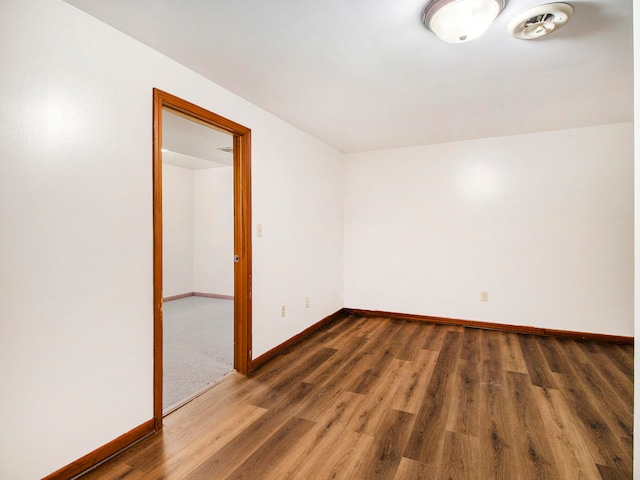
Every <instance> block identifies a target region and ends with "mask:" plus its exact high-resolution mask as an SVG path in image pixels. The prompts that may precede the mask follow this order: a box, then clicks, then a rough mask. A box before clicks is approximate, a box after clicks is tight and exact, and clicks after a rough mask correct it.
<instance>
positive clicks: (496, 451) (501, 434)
mask: <svg viewBox="0 0 640 480" xmlns="http://www.w3.org/2000/svg"><path fill="white" fill-rule="evenodd" d="M501 335H502V334H501V333H499V332H495V331H491V330H485V331H483V332H482V342H481V346H480V358H481V359H482V365H481V373H480V375H481V379H482V380H481V385H482V388H481V390H480V410H481V411H482V416H481V417H480V421H479V429H480V433H479V438H480V452H481V454H480V459H479V461H478V478H482V479H487V480H488V479H492V478H496V479H497V478H504V479H507V478H509V479H510V478H519V476H518V475H519V466H518V465H517V463H516V462H515V461H514V458H516V449H515V443H516V438H517V432H516V431H514V427H515V425H516V424H517V419H516V415H515V412H514V410H513V409H512V408H510V403H511V402H510V401H509V398H508V389H507V387H506V377H505V375H506V372H507V371H506V370H505V369H504V365H503V363H502V361H501V359H502V344H503V342H502V341H501V338H500V337H501Z"/></svg>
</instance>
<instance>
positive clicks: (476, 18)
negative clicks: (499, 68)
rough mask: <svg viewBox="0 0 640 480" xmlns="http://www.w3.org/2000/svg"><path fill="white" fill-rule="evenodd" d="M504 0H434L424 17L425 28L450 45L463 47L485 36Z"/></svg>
mask: <svg viewBox="0 0 640 480" xmlns="http://www.w3.org/2000/svg"><path fill="white" fill-rule="evenodd" d="M504 5H505V0H432V1H431V2H429V3H428V4H427V6H426V7H425V9H424V13H423V18H422V20H423V22H424V24H425V25H426V27H427V28H428V29H429V30H431V31H432V32H433V33H435V34H436V35H437V36H438V38H440V39H441V40H443V41H445V42H448V43H464V42H468V41H469V40H473V39H475V38H478V37H479V36H481V35H482V34H483V33H485V32H486V31H487V30H488V29H489V27H490V26H491V24H492V23H493V21H494V20H495V18H496V17H497V16H498V14H499V13H500V12H501V11H502V9H503V8H504Z"/></svg>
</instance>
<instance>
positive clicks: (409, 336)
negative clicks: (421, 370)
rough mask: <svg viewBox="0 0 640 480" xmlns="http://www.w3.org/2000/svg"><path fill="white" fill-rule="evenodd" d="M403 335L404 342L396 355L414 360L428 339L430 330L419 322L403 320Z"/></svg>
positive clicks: (401, 358)
mask: <svg viewBox="0 0 640 480" xmlns="http://www.w3.org/2000/svg"><path fill="white" fill-rule="evenodd" d="M402 335H403V337H404V343H403V344H402V348H400V349H399V351H398V352H397V353H396V355H395V356H396V358H397V359H399V360H408V361H413V360H415V359H416V357H417V356H418V354H419V353H420V352H421V351H422V346H423V345H424V342H425V340H426V339H427V335H428V330H426V329H425V328H424V327H423V326H422V325H421V324H420V323H418V322H411V321H408V320H403V333H402Z"/></svg>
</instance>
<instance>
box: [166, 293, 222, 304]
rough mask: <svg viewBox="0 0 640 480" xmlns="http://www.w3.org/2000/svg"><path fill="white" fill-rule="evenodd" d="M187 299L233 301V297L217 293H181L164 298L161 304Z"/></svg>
mask: <svg viewBox="0 0 640 480" xmlns="http://www.w3.org/2000/svg"><path fill="white" fill-rule="evenodd" d="M187 297H207V298H221V299H223V300H233V298H234V297H233V295H220V294H217V293H202V292H188V293H181V294H180V295H172V296H170V297H164V298H163V299H162V301H163V302H165V303H166V302H170V301H172V300H180V299H181V298H187Z"/></svg>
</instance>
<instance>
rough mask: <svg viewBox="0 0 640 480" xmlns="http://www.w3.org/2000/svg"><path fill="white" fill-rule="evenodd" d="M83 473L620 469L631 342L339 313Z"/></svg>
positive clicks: (628, 430) (625, 451) (597, 472)
mask: <svg viewBox="0 0 640 480" xmlns="http://www.w3.org/2000/svg"><path fill="white" fill-rule="evenodd" d="M164 424H165V426H164V428H163V429H162V430H161V431H160V432H159V433H157V434H155V435H153V436H151V437H149V438H147V439H145V440H143V441H142V442H140V443H138V444H137V445H135V446H134V447H132V448H131V449H129V450H127V451H126V452H124V453H122V454H121V455H119V456H117V457H115V458H114V459H112V460H110V461H108V462H107V463H105V464H103V465H102V466H100V467H99V468H98V469H96V470H94V471H93V472H90V473H88V474H86V475H85V476H84V477H82V478H83V480H93V479H102V480H112V479H129V480H138V479H144V480H149V479H189V480H197V479H202V480H212V479H251V480H257V479H278V480H281V479H305V480H308V479H377V480H382V479H390V480H406V479H473V480H494V479H504V480H515V479H517V480H528V479H531V480H534V479H535V480H539V479H552V480H561V479H571V480H576V479H585V480H587V479H604V480H608V479H631V478H632V443H633V430H632V428H633V347H632V346H630V345H615V344H605V343H595V342H581V341H575V340H569V339H558V338H551V337H538V336H533V335H521V334H516V333H504V332H496V331H491V330H480V329H473V328H463V327H459V326H442V325H434V324H426V323H424V324H423V323H416V322H409V321H402V320H391V319H387V318H362V317H356V316H352V317H347V318H344V319H341V320H338V321H336V322H334V323H333V324H331V325H329V326H327V327H325V328H324V329H322V330H321V331H319V332H317V333H315V334H314V335H313V336H312V337H310V338H309V339H308V340H306V341H305V342H303V343H302V344H300V345H298V346H296V347H294V348H293V349H291V350H289V351H287V352H286V353H285V354H283V355H281V356H279V357H277V358H275V359H274V360H272V361H271V362H269V363H267V364H266V365H264V366H263V367H262V368H261V369H260V370H258V371H257V372H255V373H254V374H253V375H251V376H249V377H242V376H241V375H237V374H234V375H232V376H231V377H230V378H229V379H227V380H225V381H223V382H222V383H220V384H219V385H217V386H216V387H214V388H213V389H212V390H210V391H208V392H207V393H205V394H204V395H202V396H200V397H198V398H197V399H195V400H194V401H192V402H191V403H189V404H187V405H186V406H184V407H182V408H181V409H179V410H177V411H176V412H174V413H172V414H170V415H169V416H167V417H165V419H164Z"/></svg>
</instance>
